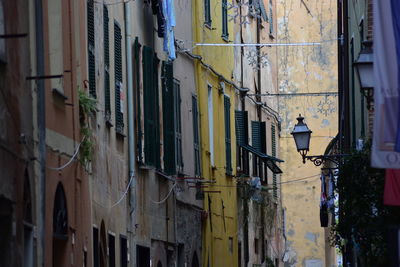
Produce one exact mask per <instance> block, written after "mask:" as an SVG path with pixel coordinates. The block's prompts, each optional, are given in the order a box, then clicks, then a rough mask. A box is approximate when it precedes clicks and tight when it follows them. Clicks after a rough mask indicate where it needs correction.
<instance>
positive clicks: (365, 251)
mask: <svg viewBox="0 0 400 267" xmlns="http://www.w3.org/2000/svg"><path fill="white" fill-rule="evenodd" d="M370 155H371V150H370V145H367V146H366V147H365V148H364V150H362V151H354V152H353V153H352V154H351V155H350V156H349V157H348V158H346V161H345V163H344V164H343V165H342V167H341V168H340V176H339V179H338V182H337V191H338V193H339V211H338V212H339V214H338V215H339V216H338V218H339V219H338V223H337V224H335V225H334V226H332V227H331V235H330V239H331V243H332V245H335V246H336V247H338V248H339V249H340V250H341V252H342V253H346V248H347V249H349V248H351V249H352V250H354V251H355V252H356V254H357V258H358V261H359V262H360V263H361V266H386V265H385V264H386V263H387V262H386V260H387V258H388V257H387V253H388V251H387V241H386V239H385V235H386V230H387V226H388V225H390V224H399V223H400V216H399V214H400V213H399V209H398V208H393V207H388V206H385V205H383V190H384V170H383V169H375V168H372V167H371V164H370ZM347 252H348V251H347Z"/></svg>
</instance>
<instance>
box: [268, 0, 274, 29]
mask: <svg viewBox="0 0 400 267" xmlns="http://www.w3.org/2000/svg"><path fill="white" fill-rule="evenodd" d="M273 33H274V11H273V8H272V0H269V34H273Z"/></svg>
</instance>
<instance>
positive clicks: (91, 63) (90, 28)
mask: <svg viewBox="0 0 400 267" xmlns="http://www.w3.org/2000/svg"><path fill="white" fill-rule="evenodd" d="M87 38H88V40H87V41H88V74H89V94H90V96H91V97H94V98H96V63H95V62H96V61H95V56H94V55H95V42H94V40H95V36H94V0H88V1H87Z"/></svg>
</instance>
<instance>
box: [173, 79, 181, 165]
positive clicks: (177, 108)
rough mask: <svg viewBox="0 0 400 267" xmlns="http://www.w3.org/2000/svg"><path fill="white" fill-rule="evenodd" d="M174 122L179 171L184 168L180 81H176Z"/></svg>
mask: <svg viewBox="0 0 400 267" xmlns="http://www.w3.org/2000/svg"><path fill="white" fill-rule="evenodd" d="M173 93H174V104H173V105H174V114H175V116H174V120H175V150H176V152H175V155H176V165H177V167H178V169H182V167H183V158H182V125H181V95H180V85H179V81H177V80H174V92H173Z"/></svg>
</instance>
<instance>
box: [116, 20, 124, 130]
mask: <svg viewBox="0 0 400 267" xmlns="http://www.w3.org/2000/svg"><path fill="white" fill-rule="evenodd" d="M114 60H115V62H114V64H115V66H114V71H115V124H116V125H115V131H116V132H117V133H119V134H123V133H124V115H123V114H124V113H123V112H124V105H123V96H124V92H123V84H122V33H121V28H120V27H119V25H118V24H117V23H114Z"/></svg>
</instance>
